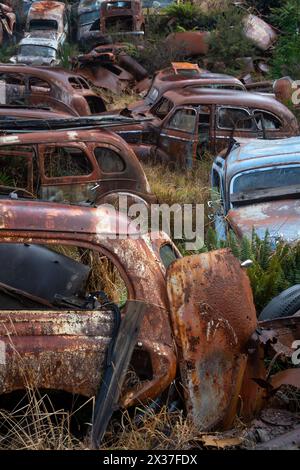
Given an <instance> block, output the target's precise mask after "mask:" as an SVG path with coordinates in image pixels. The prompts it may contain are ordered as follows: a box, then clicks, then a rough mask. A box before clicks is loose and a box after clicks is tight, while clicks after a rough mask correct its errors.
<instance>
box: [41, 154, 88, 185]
mask: <svg viewBox="0 0 300 470" xmlns="http://www.w3.org/2000/svg"><path fill="white" fill-rule="evenodd" d="M92 171H93V167H92V164H91V162H90V160H89V159H88V157H87V156H86V154H85V153H84V151H83V150H82V149H80V148H78V147H58V146H53V147H52V146H49V147H46V148H45V153H44V172H45V176H46V177H47V178H60V177H64V176H84V175H89V174H91V173H92Z"/></svg>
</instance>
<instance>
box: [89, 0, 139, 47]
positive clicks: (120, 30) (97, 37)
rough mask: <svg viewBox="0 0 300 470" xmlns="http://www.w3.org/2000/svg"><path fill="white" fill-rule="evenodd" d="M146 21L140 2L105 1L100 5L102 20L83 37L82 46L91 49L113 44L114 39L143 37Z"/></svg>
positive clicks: (137, 0) (94, 24)
mask: <svg viewBox="0 0 300 470" xmlns="http://www.w3.org/2000/svg"><path fill="white" fill-rule="evenodd" d="M144 34H145V19H144V15H143V10H142V6H141V2H140V1H139V0H124V1H123V0H121V1H120V0H112V1H109V0H104V1H102V2H101V5H100V20H99V21H95V23H93V25H92V26H91V27H90V29H89V30H88V31H86V32H84V33H82V35H81V44H82V46H85V47H86V46H87V44H88V45H89V47H90V48H92V47H95V46H98V45H99V44H109V43H112V37H115V36H118V35H121V36H126V35H130V36H137V37H139V36H143V35H144Z"/></svg>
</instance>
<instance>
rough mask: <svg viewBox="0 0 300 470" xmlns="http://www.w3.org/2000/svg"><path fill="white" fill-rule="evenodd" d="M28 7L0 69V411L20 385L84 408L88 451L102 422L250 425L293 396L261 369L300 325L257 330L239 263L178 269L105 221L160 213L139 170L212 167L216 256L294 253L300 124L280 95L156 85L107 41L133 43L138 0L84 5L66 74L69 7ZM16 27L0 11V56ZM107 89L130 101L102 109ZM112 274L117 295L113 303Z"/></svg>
mask: <svg viewBox="0 0 300 470" xmlns="http://www.w3.org/2000/svg"><path fill="white" fill-rule="evenodd" d="M28 3H30V6H28ZM25 7H26V12H27V20H26V23H25V34H24V37H23V39H21V41H20V43H19V45H18V52H17V54H16V56H14V57H12V58H11V62H12V63H11V64H0V263H1V272H0V344H1V345H4V347H3V348H2V349H1V351H2V350H4V352H5V354H4V359H3V360H0V395H2V394H3V395H9V394H12V393H13V392H15V391H22V390H25V389H26V387H27V386H28V384H30V385H32V386H33V387H36V388H38V389H43V390H46V391H59V392H67V393H70V394H78V395H82V396H84V397H93V396H95V397H96V406H95V411H94V417H93V419H94V426H93V430H92V433H91V439H92V442H93V445H94V446H95V447H97V446H99V443H100V442H101V440H102V438H103V436H104V434H105V431H106V428H107V425H108V423H109V420H110V418H111V416H112V413H113V412H114V411H115V410H117V409H124V408H129V407H133V406H135V405H139V406H140V407H141V406H145V407H146V406H148V405H149V404H150V403H151V404H152V405H153V403H158V402H159V403H167V404H168V406H169V407H171V406H173V407H181V408H184V410H185V411H186V414H187V416H188V418H189V419H190V420H191V421H192V422H193V424H194V425H195V427H196V428H197V429H199V430H200V431H210V430H225V429H229V428H230V427H231V426H232V424H233V422H234V420H235V418H236V416H239V417H240V418H241V419H243V420H245V422H247V421H249V420H251V419H252V418H253V417H255V416H256V415H257V414H258V413H259V412H260V411H261V410H262V408H263V407H265V406H266V404H267V403H268V400H269V398H270V396H271V394H270V390H271V389H272V387H273V388H274V387H275V385H274V386H273V385H272V384H276V387H279V386H280V383H281V381H283V380H284V381H285V383H287V382H288V381H289V375H288V374H289V371H287V376H286V375H285V377H284V378H282V377H281V376H272V377H270V376H269V373H268V371H267V370H266V368H265V361H264V359H265V357H266V356H265V355H266V354H267V352H268V354H270V349H271V350H272V353H273V356H274V355H276V354H281V355H283V356H284V357H287V358H290V357H291V355H292V354H293V349H292V348H291V345H292V343H293V341H295V340H298V339H300V316H299V315H298V311H294V310H293V309H289V310H288V314H287V315H285V316H283V315H280V314H278V315H277V317H276V318H274V315H269V314H268V313H267V312H264V314H263V315H262V317H261V318H259V319H257V314H256V308H255V305H254V301H253V295H252V291H251V286H250V281H249V278H248V276H247V271H246V267H247V263H246V264H241V263H240V261H239V260H238V259H237V258H236V257H234V255H233V254H232V252H231V251H230V250H229V249H221V250H216V251H212V252H208V253H202V254H195V255H191V256H185V257H183V256H182V255H181V253H180V251H179V250H178V248H177V246H176V245H175V244H174V243H173V241H172V240H171V238H169V236H167V235H166V234H165V233H164V232H160V233H156V234H155V236H152V235H154V234H152V233H146V234H145V233H143V232H142V231H141V230H139V229H138V228H137V227H136V226H135V225H133V224H132V223H131V222H132V221H131V219H130V218H129V217H127V215H125V214H123V213H121V212H119V211H118V210H113V209H114V207H117V205H118V201H119V200H120V197H121V196H123V197H125V198H126V201H127V202H128V205H129V207H132V206H133V205H134V204H136V203H138V204H142V205H143V206H145V207H146V208H147V210H149V208H150V207H151V205H152V204H156V203H157V202H158V201H157V198H156V196H155V195H154V194H153V193H152V192H151V188H150V185H149V182H148V180H147V177H146V174H145V172H144V169H143V162H150V163H151V164H153V165H155V164H156V163H158V162H159V163H163V164H165V165H166V166H168V168H169V169H170V170H171V171H172V170H173V169H174V168H179V169H180V170H181V171H183V172H184V171H186V172H188V171H191V170H192V169H193V168H194V167H196V166H197V165H198V164H199V162H200V163H201V162H202V161H203V160H204V159H207V158H208V157H207V156H208V155H211V154H212V155H213V156H214V158H213V160H212V169H211V189H212V200H211V201H210V203H209V205H210V207H211V209H212V210H213V212H214V224H215V229H216V233H217V236H218V238H219V240H226V238H227V237H228V233H229V232H230V231H234V233H235V234H236V236H237V238H240V239H242V238H243V237H244V236H251V233H252V232H253V230H255V231H256V233H257V235H258V236H259V237H261V238H263V237H264V236H265V233H266V231H267V230H268V231H269V233H270V236H271V238H272V240H273V241H274V244H276V241H277V240H278V239H284V240H285V241H287V242H288V243H292V242H295V241H298V240H299V238H300V186H299V178H300V137H299V124H298V121H297V119H296V117H295V116H294V114H293V112H292V111H291V110H290V109H288V107H286V106H285V105H284V104H283V103H282V102H281V101H283V100H280V96H281V97H283V95H282V94H281V95H280V83H279V85H278V84H277V88H276V87H275V84H273V83H269V82H268V83H267V84H266V89H264V88H263V84H262V83H260V85H258V84H256V85H254V84H252V89H251V86H250V85H249V84H248V85H247V84H246V83H245V82H244V81H241V80H240V79H238V78H236V77H232V76H230V75H226V74H217V73H212V72H210V71H209V70H204V69H202V68H201V67H199V65H198V64H196V63H190V62H173V63H171V64H170V66H169V67H168V68H166V69H163V70H159V71H157V72H156V73H155V75H154V76H153V77H152V78H151V77H150V76H149V75H148V73H147V71H146V70H145V69H144V67H142V66H141V65H140V64H139V63H138V62H137V61H136V60H135V59H133V58H132V57H131V56H130V54H129V52H128V49H127V48H126V45H124V43H123V42H121V40H120V42H114V41H113V39H114V38H115V37H116V38H117V41H119V39H120V36H122V37H123V36H127V37H131V38H132V37H135V38H137V39H138V40H139V41H140V40H141V38H142V37H143V36H144V34H145V30H146V29H145V18H144V14H143V9H142V5H141V2H140V1H138V0H124V1H120V0H105V1H102V2H101V1H98V0H94V1H91V0H81V1H80V2H79V4H78V9H77V13H76V14H77V18H78V30H77V32H76V37H77V40H78V41H79V42H80V43H84V44H85V45H86V46H87V48H88V50H82V53H80V54H78V55H77V56H76V57H73V58H70V64H71V68H72V70H66V69H64V68H63V67H62V65H61V64H60V62H61V56H62V51H63V48H64V45H65V44H66V42H67V40H68V37H70V34H71V33H70V15H71V11H70V9H69V7H68V6H67V5H66V4H65V3H63V2H55V1H32V2H24V11H25ZM72 14H74V12H72ZM253 21H254V19H253V15H252V16H251V15H250V16H249V18H248V20H247V23H246V24H245V28H246V32H247V34H248V35H249V34H251V31H252V29H253V28H254V26H255V25H256V23H255V21H254V23H253ZM14 22H15V15H14V13H13V10H12V8H10V7H7V6H5V5H2V4H0V25H2V26H1V27H2V30H0V41H2V39H3V38H4V33H5V35H6V36H7V37H9V36H10V35H11V34H12V31H13V30H14V28H15V26H14ZM3 24H5V28H4V26H3ZM251 25H252V26H251ZM253 25H254V26H253ZM263 26H264V25H261V27H263ZM251 28H252V29H251ZM254 29H255V28H254ZM1 31H2V32H1ZM268 31H269V41H270V44H272V43H273V42H274V41H275V36H276V35H275V32H274V31H273V30H272V29H271V30H268ZM178 34H179V33H178ZM191 34H192V32H191ZM192 35H193V34H192ZM112 38H113V39H112ZM256 39H257V41H258V43H259V44H260V47H261V48H264V47H265V44H264V43H262V42H261V40H260V38H259V37H258V36H257V38H256ZM169 40H170V38H169ZM201 53H203V52H201ZM191 55H192V54H191ZM59 64H60V65H59ZM284 83H285V82H284ZM273 85H274V86H273ZM260 86H261V88H260ZM255 88H256V89H257V90H256V91H257V93H254V92H253V89H255ZM275 88H276V90H277V91H278V90H279V91H278V92H277V93H274V90H275ZM250 89H251V90H250ZM103 90H105V91H107V90H108V91H110V92H112V93H115V94H119V93H124V92H126V91H128V90H130V91H131V92H132V91H134V92H136V93H140V97H139V100H137V101H136V102H135V103H134V104H131V105H130V106H128V107H126V108H124V109H119V110H114V111H109V110H108V109H107V101H106V98H105V94H104V93H103ZM284 97H285V96H284ZM104 260H105V262H104ZM108 269H109V272H110V273H113V276H114V279H115V280H117V281H116V284H117V285H118V289H110V290H109V291H107V290H106V289H107V284H106V283H105V278H106V277H107V272H106V271H108ZM271 309H272V307H271ZM269 310H270V309H269ZM298 310H299V309H298ZM0 359H1V356H0ZM298 372H299V369H298ZM292 375H293V382H294V383H295V382H297V383H298V384H299V386H300V374H299V373H298V374H297V376H296V379H295V372H293V373H292ZM133 376H134V379H132V377H133ZM170 397H171V403H170Z"/></svg>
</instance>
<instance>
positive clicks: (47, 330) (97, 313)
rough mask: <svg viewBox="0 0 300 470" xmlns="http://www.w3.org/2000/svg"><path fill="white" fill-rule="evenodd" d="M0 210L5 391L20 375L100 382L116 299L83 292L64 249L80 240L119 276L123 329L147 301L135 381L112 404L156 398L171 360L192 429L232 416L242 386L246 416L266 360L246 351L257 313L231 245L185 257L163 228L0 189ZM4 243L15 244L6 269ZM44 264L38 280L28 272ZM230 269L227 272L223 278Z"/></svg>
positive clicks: (89, 391) (82, 272)
mask: <svg viewBox="0 0 300 470" xmlns="http://www.w3.org/2000/svg"><path fill="white" fill-rule="evenodd" d="M0 220H1V224H0V256H1V259H2V267H4V269H2V270H1V283H0V295H1V299H2V301H1V309H0V341H1V343H0V344H1V361H0V393H1V394H7V393H10V392H13V391H15V390H22V389H24V388H25V386H32V387H35V388H38V389H39V388H41V389H44V390H45V389H46V390H56V391H66V392H69V393H73V394H80V395H84V396H88V397H90V396H93V395H95V394H96V393H97V391H98V389H99V386H100V384H101V381H102V379H103V374H104V373H105V370H106V368H107V367H108V366H111V364H108V363H107V361H108V359H107V358H108V357H109V355H107V351H108V346H109V344H112V346H113V345H114V344H115V340H116V336H118V332H119V327H118V320H117V316H116V311H115V309H114V308H113V305H112V304H111V303H109V304H108V303H106V304H103V303H101V301H100V294H99V293H93V294H92V296H90V295H89V292H90V290H89V287H88V284H87V283H86V281H87V279H88V277H89V270H90V268H89V265H88V264H84V263H83V261H82V257H81V258H80V261H79V262H78V260H74V259H71V256H70V254H69V255H66V254H65V253H74V250H77V249H79V250H81V253H82V252H84V253H86V252H87V251H89V252H92V254H93V256H94V260H97V259H100V260H101V259H103V258H104V257H105V258H107V259H108V260H109V262H110V263H112V265H113V266H114V268H115V269H116V270H117V271H118V273H119V276H120V278H122V280H123V282H124V285H125V288H126V292H127V294H126V295H127V300H126V303H125V305H124V307H123V308H122V310H121V316H122V320H121V328H122V321H123V320H124V319H126V318H127V317H128V315H131V316H132V312H134V311H135V309H136V307H135V304H138V305H139V304H140V303H143V306H144V308H143V317H142V319H141V320H140V327H139V328H138V330H137V334H138V337H137V340H138V341H137V342H136V343H135V345H133V346H135V347H134V350H133V355H132V359H131V362H130V370H131V371H133V372H134V373H135V376H134V377H135V380H134V381H130V380H129V381H127V382H126V383H124V387H123V388H122V393H121V397H120V401H119V403H116V405H117V404H119V405H121V406H125V407H126V406H130V405H133V404H139V405H140V404H141V403H146V402H149V400H150V401H151V400H153V399H156V398H158V397H160V396H161V393H162V392H163V391H164V390H166V389H167V387H168V386H169V385H170V384H171V382H172V381H173V380H174V379H175V377H176V373H177V370H179V371H180V375H181V378H180V382H181V383H182V385H183V393H184V396H185V403H186V409H187V412H188V414H189V416H190V418H191V419H192V420H193V421H194V424H195V425H196V426H197V427H198V428H199V429H201V430H206V429H211V428H214V427H215V426H223V427H224V426H227V427H228V426H229V425H230V424H231V423H232V421H233V420H234V418H235V416H236V413H237V409H238V408H241V407H239V406H238V405H239V399H238V398H239V397H241V398H240V399H241V400H243V403H244V406H243V407H242V409H243V416H244V417H246V416H248V417H249V415H252V413H253V412H254V411H255V410H256V409H257V407H258V406H259V401H260V400H259V397H261V393H260V392H259V387H258V385H257V384H256V383H255V382H254V381H253V380H252V378H253V377H261V376H262V375H261V370H260V368H261V365H263V363H262V360H260V359H259V356H258V350H255V345H254V344H253V342H252V343H251V355H250V354H248V348H249V344H248V343H249V340H250V337H251V335H252V334H253V333H254V331H255V330H256V328H257V320H256V313H255V308H254V304H253V298H252V293H251V288H250V283H249V279H248V277H247V275H246V273H245V272H244V271H243V269H242V268H241V267H240V263H239V261H238V260H237V259H235V258H234V257H233V255H232V254H230V253H229V252H228V251H227V250H223V251H219V252H212V253H204V254H202V255H195V256H192V257H188V258H185V259H181V258H180V255H179V254H178V252H177V250H176V248H175V247H174V245H173V244H172V242H171V241H170V239H169V238H168V237H167V236H166V235H164V234H160V235H159V236H158V237H156V238H155V239H153V237H152V236H151V234H149V235H146V234H144V235H142V234H140V233H139V232H137V230H136V229H134V228H133V227H132V225H131V224H130V221H129V219H127V217H126V216H124V215H120V214H118V213H116V212H115V211H112V209H108V208H107V207H98V208H81V207H70V206H66V205H59V204H52V203H41V202H39V201H27V202H25V201H22V200H12V199H2V200H1V201H0ZM8 245H9V249H8ZM45 245H46V246H45ZM59 246H61V247H65V249H64V252H63V253H64V255H63V256H62V254H61V251H59V252H58V251H57V247H59ZM6 250H8V252H9V253H10V256H11V253H12V252H13V250H15V251H16V252H18V253H20V257H19V258H18V259H16V258H15V257H14V271H15V272H16V273H18V275H15V276H14V277H13V276H11V275H10V274H11V266H10V264H9V259H7V258H8V256H7V255H6ZM171 254H172V256H171ZM35 256H38V258H37V260H40V263H41V266H40V264H39V262H38V261H37V260H36V262H35V263H34V257H35ZM22 260H25V261H26V263H22ZM166 260H167V261H166ZM98 262H99V261H98ZM47 265H48V266H49V269H48V270H45V266H47ZM26 267H27V270H26ZM41 267H42V268H43V269H44V271H43V275H42V276H41V279H40V281H41V282H34V281H35V279H39V275H40V271H39V270H40V269H41ZM29 270H30V272H31V276H30V277H29V276H28V272H29ZM76 272H77V276H76V275H74V274H76ZM228 272H229V273H230V283H229V282H228V283H226V282H224V276H225V275H226V276H228ZM225 273H226V274H225ZM58 276H60V279H61V282H58V279H57V277H58ZM68 277H69V278H71V282H70V283H68V282H67V281H68ZM22 279H23V281H22ZM46 280H47V282H48V284H49V289H46V294H47V297H48V298H47V299H45V298H44V297H43V295H44V294H43V292H44V290H43V287H44V286H42V284H43V283H45V281H46ZM98 280H101V279H99V275H98ZM31 281H32V282H31ZM42 281H43V282H42ZM199 285H200V286H201V288H200V289H199V287H198V286H199ZM220 285H222V296H220V295H217V292H218V289H219V286H220ZM50 286H51V291H52V292H51V295H50ZM64 291H65V293H63V294H62V292H64ZM58 292H60V295H57V293H58ZM187 292H188V294H189V295H186V294H187ZM76 293H77V296H76V297H74V294H76ZM95 296H96V297H99V302H97V301H96V298H95ZM18 300H19V304H20V305H19V306H16V302H18ZM14 303H15V306H14V307H13V306H12V305H14ZM138 319H139V318H137V320H138ZM133 326H134V325H133ZM129 339H130V338H129ZM127 340H128V338H127V337H125V338H123V343H124V342H125V344H126V341H127ZM119 341H121V338H120V339H119ZM125 344H124V346H125ZM113 368H115V364H114V365H113ZM124 373H125V371H124ZM136 378H138V380H137V379H136ZM117 385H119V383H117ZM117 391H118V393H120V392H121V390H117ZM99 407H101V403H99ZM108 411H109V412H111V410H108Z"/></svg>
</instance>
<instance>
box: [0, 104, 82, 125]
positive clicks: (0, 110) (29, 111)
mask: <svg viewBox="0 0 300 470" xmlns="http://www.w3.org/2000/svg"><path fill="white" fill-rule="evenodd" d="M10 116H11V120H15V119H17V118H21V119H35V118H37V119H53V118H55V119H58V118H70V117H73V115H72V114H69V113H67V112H63V111H52V110H51V109H49V108H47V107H45V108H44V107H36V106H15V105H7V104H4V105H0V121H2V120H3V119H4V117H10Z"/></svg>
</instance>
